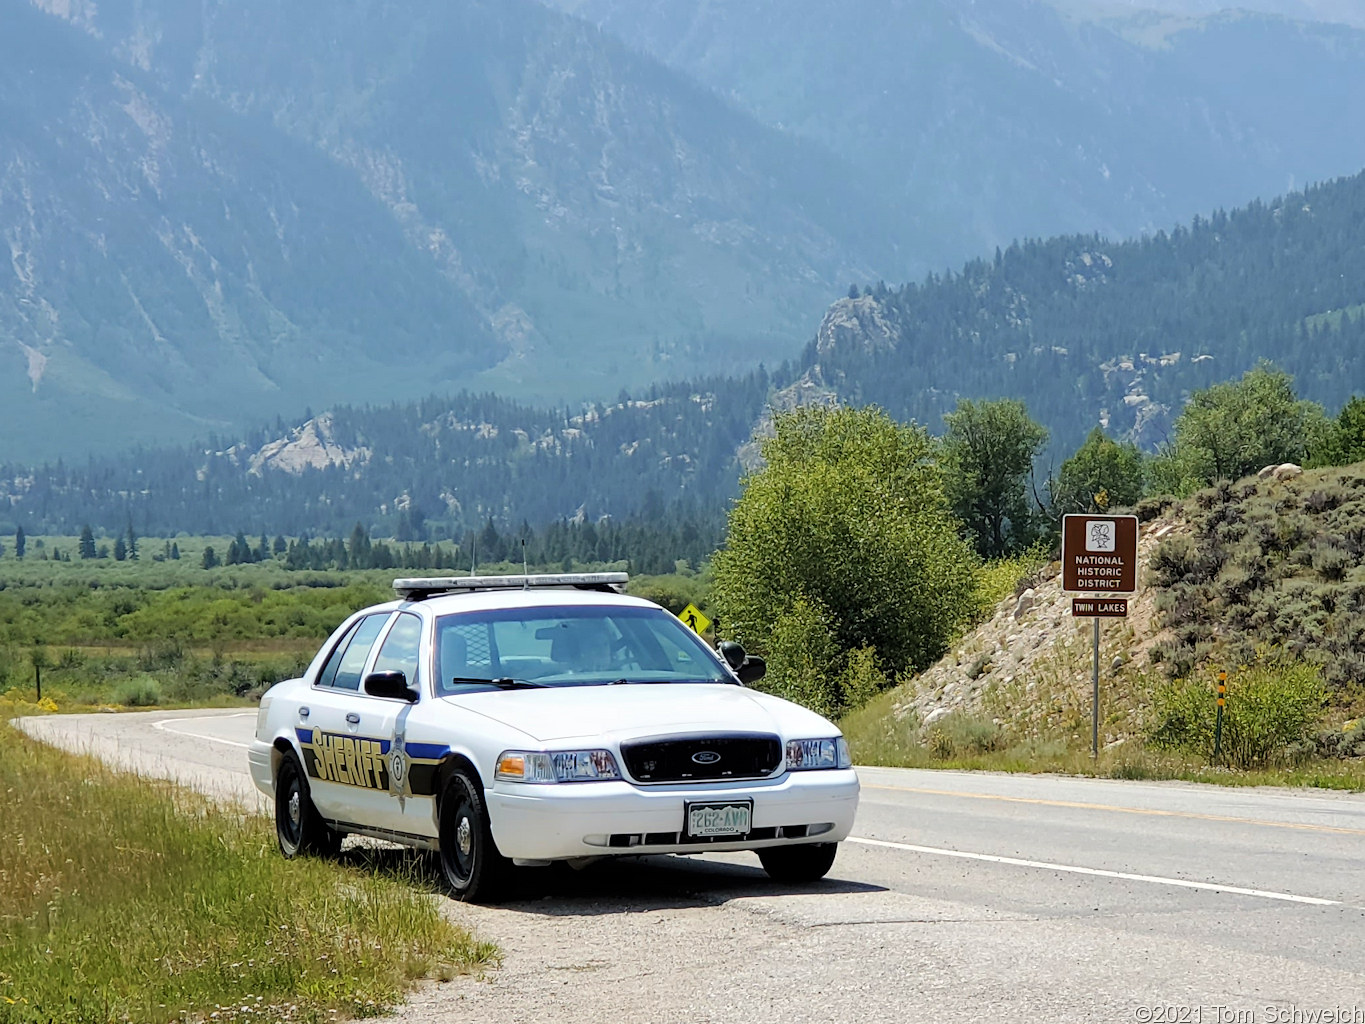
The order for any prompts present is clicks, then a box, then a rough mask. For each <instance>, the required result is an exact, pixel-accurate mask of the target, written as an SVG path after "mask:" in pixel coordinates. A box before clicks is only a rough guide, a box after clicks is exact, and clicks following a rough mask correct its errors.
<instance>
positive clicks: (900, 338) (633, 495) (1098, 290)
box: [0, 174, 1365, 535]
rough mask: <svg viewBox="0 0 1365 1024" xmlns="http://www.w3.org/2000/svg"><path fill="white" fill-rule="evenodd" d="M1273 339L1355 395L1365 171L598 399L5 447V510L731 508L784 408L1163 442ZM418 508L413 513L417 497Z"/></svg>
mask: <svg viewBox="0 0 1365 1024" xmlns="http://www.w3.org/2000/svg"><path fill="white" fill-rule="evenodd" d="M1262 358H1266V359H1271V360H1274V361H1276V362H1277V363H1279V364H1280V365H1281V366H1283V367H1284V368H1285V369H1286V370H1289V371H1290V372H1291V373H1293V374H1295V376H1296V378H1297V384H1298V388H1299V392H1300V394H1301V395H1302V396H1303V397H1305V398H1310V399H1315V400H1317V401H1321V402H1323V403H1325V404H1326V405H1328V407H1329V408H1330V409H1332V410H1335V408H1336V407H1337V406H1339V405H1341V404H1342V403H1343V402H1344V401H1345V400H1346V399H1347V398H1348V397H1349V396H1350V394H1351V393H1352V392H1353V391H1358V390H1359V389H1360V387H1361V382H1362V381H1365V174H1361V175H1358V176H1357V177H1355V178H1350V179H1344V180H1342V181H1338V182H1333V183H1330V184H1328V185H1323V186H1320V187H1318V188H1314V189H1310V190H1308V191H1306V192H1302V193H1294V194H1291V195H1289V196H1286V197H1284V198H1283V199H1279V200H1276V201H1275V202H1273V203H1271V204H1268V205H1267V204H1254V205H1252V206H1250V207H1248V208H1246V209H1244V210H1238V211H1235V212H1233V213H1231V214H1219V215H1217V216H1215V217H1213V218H1211V219H1208V220H1203V219H1201V220H1199V221H1197V222H1196V223H1195V224H1193V225H1192V226H1191V227H1189V228H1181V229H1179V230H1177V231H1175V232H1172V233H1171V234H1169V235H1167V234H1164V233H1160V234H1157V235H1155V236H1153V237H1151V238H1147V239H1139V240H1136V241H1130V242H1123V243H1117V244H1115V243H1108V242H1104V241H1102V240H1100V239H1097V238H1094V237H1091V236H1068V237H1063V238H1056V239H1052V240H1049V241H1046V242H1031V243H1028V244H1025V245H1019V246H1012V247H1011V248H1010V249H1008V250H1006V251H1004V252H1002V253H1001V254H1000V255H999V257H998V258H996V259H991V260H980V261H976V262H973V263H970V264H968V265H966V266H965V267H964V268H963V269H962V270H961V272H959V273H954V274H949V275H946V276H943V277H938V276H933V277H931V278H929V279H926V280H925V281H923V282H921V283H918V284H913V285H907V286H905V287H902V288H899V289H894V290H893V289H888V288H885V287H880V288H874V289H873V290H872V291H871V292H870V293H869V294H864V295H860V296H859V297H857V298H844V299H840V300H839V301H838V302H836V303H835V304H834V305H833V306H832V307H831V308H830V309H829V311H828V312H827V314H826V316H825V318H824V320H823V322H822V323H821V326H820V329H819V331H818V333H817V335H816V338H815V339H814V340H813V341H812V342H811V343H810V345H809V346H808V347H807V349H806V351H805V352H804V354H803V357H802V359H801V360H800V361H799V362H797V363H793V364H789V365H785V366H783V367H782V368H780V369H779V370H778V371H776V373H775V374H774V375H773V376H771V377H769V376H768V375H767V374H765V373H753V374H750V375H748V376H745V377H735V376H731V377H722V376H717V377H713V378H709V379H703V380H698V381H695V382H691V383H688V382H681V383H676V384H671V385H667V386H660V387H656V388H654V389H651V390H650V391H649V392H647V393H643V394H640V395H638V396H637V397H635V398H629V397H622V398H620V399H618V401H616V402H614V403H611V404H608V405H601V404H599V405H596V406H594V407H592V408H590V409H588V410H586V411H583V412H571V411H569V410H566V409H545V408H537V407H534V406H530V405H527V404H521V403H515V402H511V401H508V400H505V399H497V398H491V397H488V396H473V395H467V394H466V395H461V396H457V397H456V398H454V399H443V398H431V399H427V400H425V401H422V402H414V403H407V404H402V405H399V404H395V405H392V406H387V407H370V408H340V409H336V410H334V411H333V412H332V413H331V414H330V415H325V416H320V417H317V418H316V419H315V420H314V421H312V422H309V423H305V424H298V425H296V426H293V427H292V428H291V427H289V426H286V425H285V424H284V423H283V422H278V421H277V423H276V424H275V426H273V427H269V428H261V429H258V430H256V431H253V432H251V433H250V434H247V435H233V436H232V437H231V438H230V439H227V440H221V439H213V438H211V439H210V440H209V442H208V444H202V443H201V444H197V445H186V446H182V447H178V448H175V449H161V450H155V451H140V452H134V453H131V454H128V455H124V456H120V457H116V458H108V459H102V460H95V461H93V462H92V463H90V464H89V465H87V466H81V467H79V468H76V467H71V468H63V467H58V468H56V469H45V470H42V471H37V472H34V471H32V470H30V469H28V468H26V467H24V466H22V465H18V464H11V465H8V466H5V465H0V509H6V507H7V506H8V508H7V513H6V515H0V533H3V532H5V531H4V528H3V520H4V519H5V518H6V517H7V518H8V519H10V520H11V521H14V522H21V523H24V524H25V528H26V529H30V530H32V531H36V530H38V529H40V528H42V529H52V530H63V531H66V532H68V533H74V532H76V531H77V530H79V528H80V526H81V525H82V524H83V523H84V522H86V521H90V522H92V523H93V524H94V525H99V526H104V527H106V528H109V529H113V530H118V529H122V528H123V527H124V526H125V525H126V523H127V520H128V518H129V517H130V516H131V517H132V518H133V521H134V523H135V524H136V525H137V528H138V529H139V530H140V531H142V532H144V533H152V532H161V531H174V530H178V529H186V530H193V531H215V530H217V531H221V530H235V529H239V528H240V529H245V530H246V531H247V532H248V533H251V534H253V535H254V534H256V533H258V532H260V531H262V530H265V531H268V532H271V533H275V532H279V531H286V532H295V531H298V532H302V531H305V530H307V531H331V532H333V533H345V532H347V531H349V529H350V527H351V526H352V525H353V524H354V523H355V522H356V521H357V520H360V521H363V522H367V523H372V524H375V525H376V528H377V529H378V530H379V531H380V534H381V535H382V533H383V531H384V530H386V529H389V528H391V527H392V525H393V523H394V522H395V521H396V518H397V513H398V511H399V510H403V509H410V508H411V507H413V506H415V507H417V508H419V509H420V510H421V511H422V512H423V513H424V515H423V516H422V517H420V518H425V519H428V520H431V521H432V524H433V525H436V524H443V525H445V526H446V527H447V528H466V527H473V528H477V527H479V526H481V525H483V523H484V521H485V520H486V518H487V517H489V516H492V517H494V518H495V519H497V520H499V521H500V522H503V523H507V524H512V525H516V524H518V523H519V522H520V521H521V520H522V519H523V518H525V519H529V520H530V521H531V522H533V523H535V524H537V525H538V524H541V523H543V522H545V521H547V520H551V519H555V518H558V517H574V516H583V517H586V518H590V519H592V518H596V517H598V516H600V515H605V514H611V515H616V516H626V515H632V514H637V513H645V512H647V510H648V509H650V508H651V507H657V506H658V505H659V504H660V503H666V502H670V501H675V500H682V501H684V502H687V503H689V504H690V505H691V506H693V507H694V508H700V509H704V510H706V511H708V512H711V513H713V514H715V515H716V516H717V517H718V516H719V514H720V510H721V508H722V507H723V504H724V502H725V500H726V499H728V498H729V497H730V496H731V495H732V494H733V493H734V489H735V487H736V486H737V482H738V477H739V472H740V463H741V457H742V456H743V454H744V451H743V449H744V446H745V442H746V441H748V439H749V437H750V435H751V433H752V432H753V430H754V428H755V427H756V426H758V425H759V424H760V423H761V421H762V419H763V417H764V416H765V415H766V410H767V409H768V408H769V407H772V406H777V407H782V406H786V405H790V404H794V403H798V402H807V401H818V400H828V399H830V398H835V397H837V398H839V399H842V400H844V401H847V402H851V403H858V404H862V403H868V402H875V403H877V404H880V405H882V406H883V407H885V408H886V409H887V410H888V411H890V412H891V413H892V414H893V415H895V416H897V417H900V418H914V419H917V420H919V421H920V422H922V423H925V424H927V425H928V426H929V427H930V428H931V429H938V428H939V427H940V425H941V422H942V420H941V416H942V414H943V413H944V412H946V411H948V410H950V409H952V408H953V407H954V405H955V404H956V402H957V399H958V398H959V397H968V398H996V397H1002V396H1008V397H1017V398H1020V399H1022V400H1024V401H1025V402H1026V403H1027V404H1028V407H1029V410H1030V412H1031V413H1032V414H1033V415H1034V416H1035V417H1036V418H1038V419H1039V420H1041V421H1042V422H1043V423H1044V424H1045V425H1047V426H1048V427H1049V428H1050V429H1051V430H1052V432H1053V441H1054V449H1053V450H1054V453H1055V454H1056V455H1058V456H1061V457H1064V456H1066V455H1069V454H1070V453H1071V452H1072V451H1074V450H1075V448H1076V447H1077V446H1078V445H1079V444H1080V443H1081V441H1082V439H1083V438H1084V436H1085V435H1086V433H1088V432H1089V431H1090V429H1091V428H1092V427H1094V426H1095V425H1097V424H1099V425H1104V426H1105V427H1107V429H1108V430H1109V432H1110V433H1111V434H1115V435H1125V436H1128V437H1131V438H1133V439H1135V440H1137V441H1139V442H1141V443H1143V444H1144V445H1146V446H1148V447H1151V446H1153V445H1154V444H1156V443H1158V442H1160V441H1161V440H1163V439H1164V438H1165V437H1166V436H1167V435H1168V432H1169V429H1170V423H1171V420H1172V418H1173V417H1174V416H1175V415H1177V414H1178V412H1179V410H1180V409H1181V407H1182V406H1183V403H1184V401H1185V398H1186V397H1187V396H1188V394H1189V392H1190V391H1191V390H1193V389H1195V388H1202V387H1205V386H1207V385H1209V384H1211V383H1214V382H1215V381H1219V380H1227V379H1229V378H1235V377H1237V376H1239V375H1241V374H1242V373H1243V372H1245V371H1246V370H1247V369H1250V368H1251V367H1252V366H1254V365H1255V363H1256V362H1257V361H1258V360H1259V359H1262ZM409 516H411V513H410V512H409Z"/></svg>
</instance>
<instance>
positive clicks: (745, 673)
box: [735, 654, 768, 685]
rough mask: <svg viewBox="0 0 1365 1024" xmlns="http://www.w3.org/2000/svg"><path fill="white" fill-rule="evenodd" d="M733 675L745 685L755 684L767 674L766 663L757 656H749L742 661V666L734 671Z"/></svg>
mask: <svg viewBox="0 0 1365 1024" xmlns="http://www.w3.org/2000/svg"><path fill="white" fill-rule="evenodd" d="M735 674H736V675H738V676H739V681H740V682H741V683H744V684H745V685H748V684H749V683H756V682H758V681H759V680H760V679H762V678H763V677H764V676H766V675H767V674H768V663H767V662H766V661H764V660H763V659H762V658H760V657H759V656H758V655H757V654H751V655H749V656H748V657H747V658H745V659H744V664H742V665H740V666H739V668H738V669H736V670H735Z"/></svg>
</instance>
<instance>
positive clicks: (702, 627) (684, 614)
mask: <svg viewBox="0 0 1365 1024" xmlns="http://www.w3.org/2000/svg"><path fill="white" fill-rule="evenodd" d="M678 618H680V619H682V620H683V622H684V623H685V624H686V625H687V626H688V628H689V629H691V630H693V631H694V632H696V633H698V634H701V633H705V632H706V631H707V630H708V629H710V628H711V620H710V619H708V618H707V617H706V613H705V612H703V611H702V610H701V609H700V608H698V607H697V606H696V605H694V604H689V605H688V606H687V607H686V608H684V609H683V610H682V611H681V612H679V613H678Z"/></svg>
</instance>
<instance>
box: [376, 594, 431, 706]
mask: <svg viewBox="0 0 1365 1024" xmlns="http://www.w3.org/2000/svg"><path fill="white" fill-rule="evenodd" d="M421 645H422V620H421V619H420V618H418V617H417V616H416V615H412V614H410V613H408V612H400V613H399V615H398V618H397V619H396V620H395V621H394V624H393V628H392V629H390V630H389V635H388V636H386V637H385V638H384V646H383V647H381V648H379V657H378V658H376V659H375V663H374V671H376V672H402V673H403V675H404V677H406V679H407V681H408V685H409V686H417V685H418V683H417V664H418V656H419V652H420V649H421ZM419 689H420V687H419Z"/></svg>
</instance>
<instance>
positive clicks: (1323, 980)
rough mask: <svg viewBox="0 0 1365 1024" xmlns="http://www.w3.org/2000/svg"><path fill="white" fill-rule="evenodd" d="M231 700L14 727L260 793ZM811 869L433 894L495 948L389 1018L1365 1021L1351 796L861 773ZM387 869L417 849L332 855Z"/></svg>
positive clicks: (246, 734)
mask: <svg viewBox="0 0 1365 1024" xmlns="http://www.w3.org/2000/svg"><path fill="white" fill-rule="evenodd" d="M254 723H255V714H254V712H250V711H240V710H237V711H232V710H228V711H222V712H206V711H185V712H164V711H163V712H157V711H154V712H147V713H140V714H118V715H113V714H106V715H86V716H48V717H44V718H35V719H27V720H24V721H23V722H22V723H21V724H22V726H23V728H25V729H26V731H28V732H29V733H30V734H31V735H34V736H38V737H40V738H43V739H45V740H47V741H49V742H54V743H57V744H59V745H61V746H64V747H67V748H69V749H75V750H81V751H85V752H88V753H92V754H94V755H96V756H99V757H101V758H103V759H105V760H107V761H110V762H111V763H114V764H117V765H119V766H120V767H125V768H131V769H134V770H138V771H142V772H144V773H147V774H150V775H155V776H158V777H165V778H172V779H175V780H176V781H179V782H182V783H184V784H186V785H190V786H193V787H195V788H197V789H200V790H201V791H204V792H207V793H210V794H211V795H214V796H216V797H219V798H222V799H229V800H236V801H238V802H241V803H244V804H246V805H247V806H260V805H261V802H260V801H258V799H257V797H256V795H255V791H254V790H253V789H252V788H251V784H250V781H249V779H248V778H247V776H246V760H245V744H246V742H247V741H248V740H249V738H250V735H251V732H252V729H253V728H254ZM859 774H860V776H861V778H862V782H863V786H864V789H863V797H862V803H861V806H860V809H859V813H858V823H857V826H856V828H855V831H854V837H853V838H851V839H850V840H849V841H848V842H847V843H845V844H844V846H843V847H842V848H841V850H840V854H839V858H838V860H837V861H836V862H835V865H834V870H833V871H832V872H831V874H830V876H829V878H827V879H826V880H825V881H823V882H821V883H818V884H815V885H810V886H798V887H792V886H779V885H775V884H773V883H772V882H770V881H768V879H767V878H766V876H765V875H763V873H762V872H761V871H760V870H759V869H758V866H757V859H756V858H755V857H753V856H751V855H714V856H709V857H695V858H681V857H653V858H642V859H638V860H629V861H623V862H616V861H613V862H607V863H602V864H599V865H597V866H595V867H590V868H588V869H585V870H583V871H579V872H575V871H556V870H544V869H542V870H537V871H527V872H525V873H524V874H525V876H526V877H525V882H524V885H523V887H522V892H521V894H520V896H519V897H518V898H517V899H516V900H514V901H513V902H510V903H507V904H504V905H502V906H498V907H466V906H463V905H460V904H455V903H448V904H447V909H448V911H449V913H450V914H451V915H452V917H453V918H455V919H456V920H458V921H460V922H462V923H464V924H467V925H468V926H469V927H471V928H473V929H474V930H475V931H476V932H478V933H479V934H481V935H483V936H485V937H487V938H491V939H494V940H495V941H497V942H498V943H499V944H500V945H501V946H502V948H503V951H504V953H505V957H506V959H505V963H504V965H503V967H502V968H501V969H499V970H497V971H494V972H491V973H490V974H488V975H487V976H485V977H484V978H482V979H471V978H462V979H456V980H455V981H452V982H449V983H445V984H428V985H424V986H423V987H421V988H420V989H419V990H418V991H417V992H416V993H415V994H414V997H413V998H412V1000H411V1001H410V1002H409V1003H408V1004H407V1005H406V1006H405V1007H403V1008H402V1009H401V1010H400V1011H399V1012H398V1014H397V1019H399V1020H402V1021H407V1022H413V1024H419V1022H420V1024H426V1022H435V1021H446V1020H461V1021H471V1022H473V1021H490V1022H491V1021H499V1022H503V1021H512V1020H515V1021H542V1020H543V1021H552V1020H553V1021H566V1020H571V1021H599V1020H600V1021H613V1022H621V1021H627V1022H633V1021H646V1020H648V1021H660V1022H665V1021H666V1022H674V1021H677V1022H694V1021H714V1022H726V1024H730V1022H747V1021H765V1022H766V1021H770V1020H772V1019H773V1018H774V1017H780V1018H783V1019H792V1018H802V1019H810V1020H814V1021H959V1020H962V1021H976V1020H982V1021H985V1020H991V1021H994V1020H1006V1021H1014V1020H1029V1021H1040V1020H1041V1021H1054V1020H1055V1021H1136V1022H1139V1024H1183V1022H1197V1024H1206V1022H1208V1024H1224V1022H1229V1024H1230V1022H1238V1024H1253V1022H1257V1024H1260V1022H1284V1024H1289V1022H1294V1024H1300V1022H1309V1021H1316V1022H1323V1024H1328V1022H1330V1024H1344V1022H1348V1021H1349V1022H1352V1024H1355V1022H1359V1024H1365V797H1362V796H1357V795H1344V794H1336V793H1328V792H1317V791H1299V790H1283V789H1263V788H1262V789H1250V788H1241V789H1239V788H1230V787H1215V786H1202V785H1192V784H1183V783H1147V782H1120V781H1107V780H1095V779H1079V778H1062V777H1056V776H1027V775H996V774H978V773H964V772H935V771H912V770H906V769H885V768H866V769H859ZM347 856H351V857H353V858H357V857H365V858H369V859H371V860H373V859H374V858H376V857H377V858H378V863H379V864H380V867H381V869H384V867H385V865H386V864H388V863H391V862H395V861H398V860H401V859H403V858H405V857H408V856H410V854H408V853H406V852H401V851H387V852H386V851H377V852H376V851H374V850H367V851H351V852H350V853H349V854H347Z"/></svg>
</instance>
